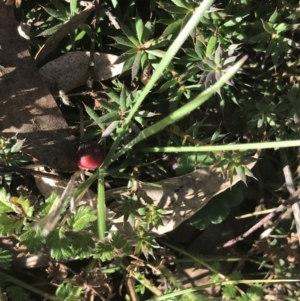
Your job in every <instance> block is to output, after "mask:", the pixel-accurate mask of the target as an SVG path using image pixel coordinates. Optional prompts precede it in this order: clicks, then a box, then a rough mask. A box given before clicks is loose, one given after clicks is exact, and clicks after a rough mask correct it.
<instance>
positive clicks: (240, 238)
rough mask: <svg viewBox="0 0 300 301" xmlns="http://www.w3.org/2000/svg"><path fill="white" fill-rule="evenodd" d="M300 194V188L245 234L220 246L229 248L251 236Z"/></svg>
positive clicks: (296, 199)
mask: <svg viewBox="0 0 300 301" xmlns="http://www.w3.org/2000/svg"><path fill="white" fill-rule="evenodd" d="M299 194H300V189H298V190H296V191H295V192H294V193H293V194H292V195H291V196H290V197H289V198H288V199H287V200H286V201H285V202H284V203H283V204H281V205H279V206H278V207H277V208H276V209H275V210H274V211H273V212H271V213H270V214H268V215H266V216H265V217H264V218H263V219H262V220H260V221H259V222H258V223H256V224H255V225H254V226H253V227H251V228H250V229H249V230H248V231H246V232H245V233H244V234H242V235H240V236H238V237H236V238H234V239H231V240H229V241H227V242H226V243H224V244H223V245H222V246H220V247H218V248H219V249H220V248H227V247H230V246H232V245H234V244H236V243H237V242H238V241H242V240H244V238H246V237H247V236H249V235H250V234H251V233H253V232H254V231H256V230H257V229H259V228H260V227H262V226H263V225H264V224H265V223H266V222H267V221H269V220H270V219H271V218H273V217H274V216H275V215H276V214H277V213H279V212H282V211H283V210H284V209H285V208H286V207H287V206H289V205H291V204H293V203H294V202H297V201H298V195H299Z"/></svg>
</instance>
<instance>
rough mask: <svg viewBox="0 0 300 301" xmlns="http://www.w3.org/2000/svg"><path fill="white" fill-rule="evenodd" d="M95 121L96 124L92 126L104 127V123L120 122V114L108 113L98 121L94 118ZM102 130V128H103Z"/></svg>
mask: <svg viewBox="0 0 300 301" xmlns="http://www.w3.org/2000/svg"><path fill="white" fill-rule="evenodd" d="M92 119H93V120H95V122H93V123H92V125H96V124H97V125H102V124H104V123H110V122H112V121H117V120H119V113H118V112H110V113H107V114H105V115H103V116H101V117H99V118H97V119H94V118H92ZM101 128H102V127H101Z"/></svg>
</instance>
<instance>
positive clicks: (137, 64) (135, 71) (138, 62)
mask: <svg viewBox="0 0 300 301" xmlns="http://www.w3.org/2000/svg"><path fill="white" fill-rule="evenodd" d="M141 55H142V52H141V51H139V52H138V53H137V54H136V56H135V58H134V61H133V65H132V70H131V81H134V79H135V77H136V76H137V74H138V72H139V70H140V67H141Z"/></svg>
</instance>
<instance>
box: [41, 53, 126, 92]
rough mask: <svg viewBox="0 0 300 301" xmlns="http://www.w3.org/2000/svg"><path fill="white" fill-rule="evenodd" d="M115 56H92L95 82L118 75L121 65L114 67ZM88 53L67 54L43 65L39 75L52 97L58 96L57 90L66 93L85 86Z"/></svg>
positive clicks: (100, 54)
mask: <svg viewBox="0 0 300 301" xmlns="http://www.w3.org/2000/svg"><path fill="white" fill-rule="evenodd" d="M117 58H118V57H117V56H116V55H113V54H106V53H97V52H96V53H95V54H94V62H95V67H94V73H95V78H94V79H95V80H96V81H101V80H105V79H108V78H111V77H114V76H116V75H119V74H120V73H121V72H122V69H123V63H122V64H116V65H114V62H115V61H116V60H117ZM89 59H90V53H89V52H84V51H75V52H69V53H67V54H65V55H63V56H61V57H59V58H58V59H56V60H53V61H51V62H50V63H48V64H46V65H44V66H43V67H42V68H40V69H39V73H40V75H41V77H42V79H43V81H44V82H45V83H46V85H47V87H48V89H49V90H50V91H51V92H52V95H54V96H58V94H59V90H62V91H63V92H65V93H67V92H69V91H71V90H72V89H74V88H77V87H79V86H81V85H85V84H86V80H87V78H88V65H89Z"/></svg>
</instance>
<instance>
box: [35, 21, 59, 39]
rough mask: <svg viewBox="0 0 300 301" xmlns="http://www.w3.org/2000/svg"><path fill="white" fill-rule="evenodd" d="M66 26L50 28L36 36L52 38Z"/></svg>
mask: <svg viewBox="0 0 300 301" xmlns="http://www.w3.org/2000/svg"><path fill="white" fill-rule="evenodd" d="M63 25H64V24H63V23H61V24H57V25H55V26H53V27H51V28H48V29H46V30H44V31H42V32H41V33H39V34H38V35H36V37H40V36H51V35H53V34H54V33H56V32H57V31H58V30H59V29H60V28H61V27H62V26H63Z"/></svg>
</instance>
